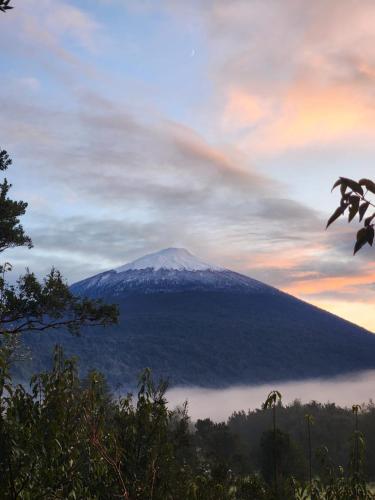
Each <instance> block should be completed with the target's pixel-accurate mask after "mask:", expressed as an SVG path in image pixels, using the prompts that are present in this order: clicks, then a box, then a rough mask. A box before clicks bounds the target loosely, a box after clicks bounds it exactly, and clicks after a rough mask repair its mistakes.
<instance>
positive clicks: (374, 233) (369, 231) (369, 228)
mask: <svg viewBox="0 0 375 500" xmlns="http://www.w3.org/2000/svg"><path fill="white" fill-rule="evenodd" d="M366 231H367V243H368V244H369V245H371V246H372V244H373V243H374V236H375V230H374V226H367V227H366Z"/></svg>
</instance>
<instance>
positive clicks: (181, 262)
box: [115, 248, 224, 273]
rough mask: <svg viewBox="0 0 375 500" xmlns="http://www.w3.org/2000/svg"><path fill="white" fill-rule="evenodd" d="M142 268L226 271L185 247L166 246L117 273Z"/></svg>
mask: <svg viewBox="0 0 375 500" xmlns="http://www.w3.org/2000/svg"><path fill="white" fill-rule="evenodd" d="M140 269H153V270H154V271H157V270H159V269H173V270H176V271H224V269H223V268H221V267H218V266H214V265H212V264H208V263H207V262H203V261H202V260H200V259H198V257H195V256H194V255H192V254H191V253H190V252H188V251H187V250H185V248H166V249H164V250H160V251H159V252H154V253H150V254H148V255H145V256H144V257H140V258H139V259H136V260H134V261H133V262H129V263H128V264H125V265H124V266H121V267H118V268H117V269H115V271H116V272H117V273H122V272H124V271H130V270H140Z"/></svg>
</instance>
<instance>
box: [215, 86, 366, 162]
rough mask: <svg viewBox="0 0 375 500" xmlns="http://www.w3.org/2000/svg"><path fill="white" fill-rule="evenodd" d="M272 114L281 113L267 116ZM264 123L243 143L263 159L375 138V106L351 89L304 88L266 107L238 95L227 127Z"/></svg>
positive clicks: (227, 117) (294, 88)
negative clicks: (315, 146) (291, 150)
mask: <svg viewBox="0 0 375 500" xmlns="http://www.w3.org/2000/svg"><path fill="white" fill-rule="evenodd" d="M262 103H263V104H262ZM262 106H264V108H262ZM271 108H272V109H274V110H275V109H276V110H277V111H274V112H273V113H270V112H269V111H266V109H267V110H269V109H271ZM260 117H262V118H265V119H263V120H262V121H261V122H260V123H258V124H256V123H255V129H252V130H251V132H249V133H248V134H247V136H246V138H245V139H244V140H242V141H241V145H242V147H244V148H245V149H250V150H251V151H255V152H258V153H268V152H271V153H272V152H275V151H276V152H277V151H282V150H285V149H289V148H300V147H304V146H308V145H311V144H327V143H335V142H340V141H343V140H348V139H354V140H358V139H359V138H361V139H368V138H371V137H374V135H375V109H374V108H373V106H372V103H371V102H370V101H369V99H368V98H367V97H366V96H364V95H361V93H360V92H358V91H357V90H356V89H355V88H351V87H350V86H348V85H346V86H344V85H342V86H334V85H312V84H310V83H307V82H299V83H297V84H295V85H293V86H292V87H291V88H290V89H289V90H288V91H287V92H286V93H285V94H284V95H282V96H279V97H278V98H274V97H270V98H269V102H268V103H267V104H264V101H260V100H257V98H256V97H254V96H252V95H248V96H247V97H246V95H245V94H241V93H240V94H233V95H232V96H231V97H230V98H229V100H228V103H227V106H226V108H225V110H224V119H223V120H224V123H226V125H227V126H228V125H229V124H231V126H232V127H233V128H234V129H236V128H237V129H240V128H243V127H244V126H245V125H247V126H248V127H250V126H252V127H253V126H254V122H256V120H259V118H260ZM235 120H236V121H235Z"/></svg>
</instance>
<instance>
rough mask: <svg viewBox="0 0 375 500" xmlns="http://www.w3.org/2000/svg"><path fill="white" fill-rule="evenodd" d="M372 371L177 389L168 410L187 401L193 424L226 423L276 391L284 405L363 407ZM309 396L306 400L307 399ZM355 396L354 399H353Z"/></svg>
mask: <svg viewBox="0 0 375 500" xmlns="http://www.w3.org/2000/svg"><path fill="white" fill-rule="evenodd" d="M374 382H375V372H374V371H366V372H362V373H359V374H356V375H353V376H347V377H337V378H332V379H318V380H306V381H303V382H287V383H285V382H284V383H281V384H280V383H277V384H274V385H272V384H264V385H260V386H238V387H231V388H229V389H216V390H215V389H201V388H197V387H176V388H173V389H171V390H169V391H168V392H167V399H168V404H169V407H170V408H174V407H175V406H178V405H181V404H183V403H184V402H185V401H187V402H188V410H189V415H190V417H191V418H192V420H193V421H196V420H198V419H204V418H211V419H212V420H213V421H216V422H220V421H224V420H227V419H228V418H229V417H230V416H231V415H232V414H233V413H234V412H235V411H242V410H244V411H245V412H247V411H248V410H256V409H260V408H261V406H262V404H263V403H264V401H265V399H266V398H267V395H268V394H269V393H270V391H272V390H274V389H275V388H276V389H277V390H279V391H280V392H281V394H282V396H283V404H290V403H293V401H295V400H296V399H298V400H300V401H301V402H302V403H309V402H311V401H318V402H320V403H323V404H324V403H332V402H334V403H335V404H337V405H339V406H345V407H349V408H350V407H351V406H352V405H353V404H363V403H364V404H366V403H368V402H369V401H370V400H371V399H372V397H373V387H374ZM306 394H307V395H308V399H307V397H306ZM353 395H355V396H353Z"/></svg>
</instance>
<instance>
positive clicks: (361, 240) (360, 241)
mask: <svg viewBox="0 0 375 500" xmlns="http://www.w3.org/2000/svg"><path fill="white" fill-rule="evenodd" d="M366 243H368V235H367V227H363V228H362V229H360V230H359V231H358V233H357V241H356V243H355V245H354V252H353V253H354V255H355V254H356V253H357V252H358V251H359V250H360V249H361V248H362V247H363V246H364V245H365V244H366Z"/></svg>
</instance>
